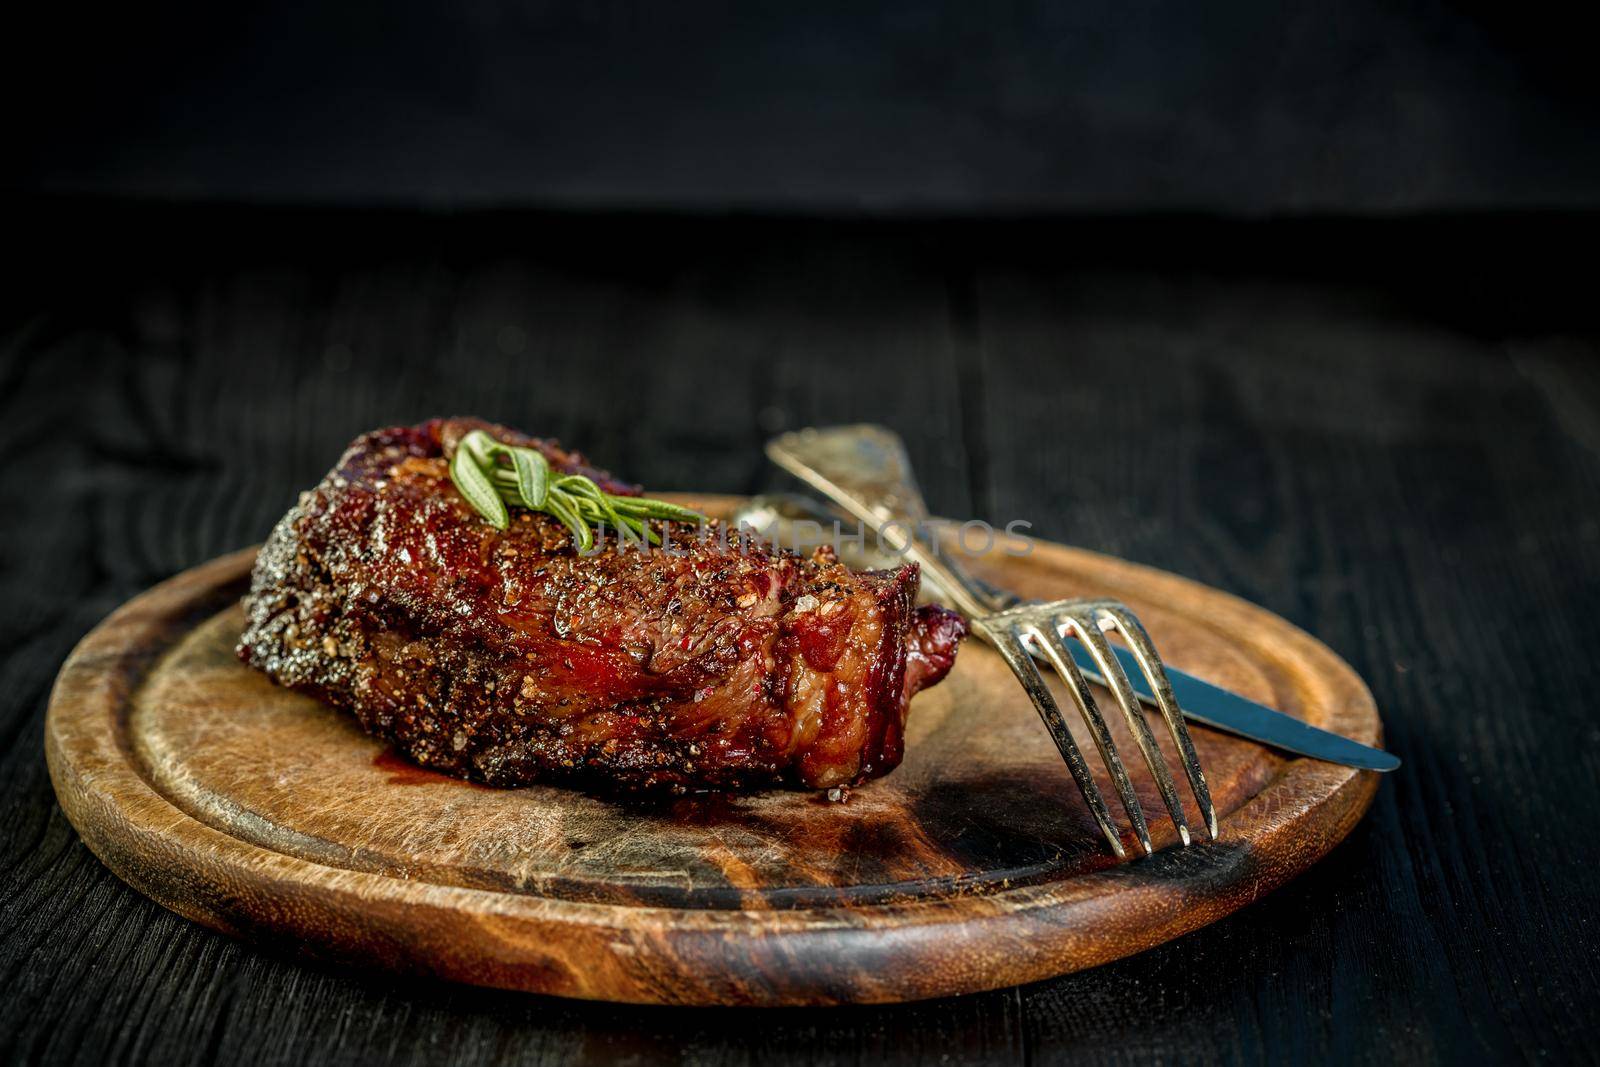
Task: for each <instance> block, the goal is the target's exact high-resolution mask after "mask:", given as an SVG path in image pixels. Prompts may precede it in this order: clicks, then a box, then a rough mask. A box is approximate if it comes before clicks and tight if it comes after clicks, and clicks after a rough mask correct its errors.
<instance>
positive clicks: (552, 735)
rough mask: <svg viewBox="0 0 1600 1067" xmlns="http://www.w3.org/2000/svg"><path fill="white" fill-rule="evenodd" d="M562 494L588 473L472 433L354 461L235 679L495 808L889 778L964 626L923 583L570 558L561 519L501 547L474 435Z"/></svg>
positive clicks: (749, 554)
mask: <svg viewBox="0 0 1600 1067" xmlns="http://www.w3.org/2000/svg"><path fill="white" fill-rule="evenodd" d="M479 428H482V429H487V430H488V431H489V432H490V433H491V434H493V435H494V436H495V437H497V438H499V439H500V440H502V441H504V442H506V443H508V444H514V445H522V446H527V447H533V448H537V449H538V450H539V451H540V452H542V453H543V454H544V455H545V457H546V458H547V459H548V460H549V461H550V463H551V466H552V468H553V469H554V470H555V471H557V472H561V473H581V474H585V475H588V476H589V477H591V478H594V479H595V480H596V481H597V482H599V483H600V485H601V487H602V488H604V489H605V490H606V491H607V492H611V493H617V494H631V493H634V492H636V490H634V489H632V488H631V487H629V486H626V485H623V484H621V483H619V482H617V481H616V480H614V479H612V478H611V477H610V476H609V475H607V474H606V473H604V472H603V471H597V470H595V469H593V468H591V467H590V466H589V465H588V464H587V463H586V462H585V461H584V459H583V457H582V456H580V455H578V454H576V453H572V452H567V451H564V450H562V449H561V448H560V447H559V446H557V445H556V444H554V443H552V442H547V441H540V440H537V439H532V438H528V437H525V436H523V435H522V434H518V433H515V432H513V431H510V430H507V429H504V428H502V427H496V426H488V425H487V424H485V423H482V422H478V421H477V420H470V419H450V420H434V421H432V422H428V423H424V424H423V425H420V426H416V427H397V428H393V429H387V430H379V431H376V432H374V433H369V434H367V435H365V436H363V437H361V438H359V439H358V440H356V441H355V442H354V443H353V444H352V445H351V446H350V448H349V450H348V451H346V452H345V454H344V456H343V457H342V458H341V459H340V460H339V464H338V466H337V467H336V468H334V470H333V471H332V472H330V473H329V474H328V476H327V477H326V478H325V479H323V481H322V484H321V485H319V486H317V488H316V489H314V490H312V491H311V492H308V493H305V494H303V495H302V496H301V499H300V502H299V503H298V504H297V505H296V506H295V507H294V508H293V509H292V510H290V512H289V513H288V514H287V515H285V516H284V518H283V519H282V521H280V522H279V523H278V526H277V528H276V529H274V530H273V532H272V535H271V537H270V538H269V540H268V541H267V543H266V545H265V546H264V547H263V548H262V550H261V554H260V557H259V559H258V560H257V563H256V568H255V573H254V575H253V578H252V582H251V588H250V592H249V595H248V596H247V597H246V599H245V606H246V609H247V612H248V615H249V625H248V627H247V628H246V630H245V632H244V635H243V637H242V638H241V639H240V642H239V655H240V657H241V658H242V659H244V660H245V661H246V662H247V663H249V664H251V665H252V666H255V667H258V668H260V669H261V670H263V671H265V672H266V673H267V674H268V675H270V676H271V677H272V678H273V679H275V680H276V681H278V682H279V683H281V684H283V685H286V686H291V687H293V688H295V689H299V690H303V691H305V692H308V693H313V694H316V695H317V696H319V697H321V698H323V699H325V700H327V701H328V702H330V703H332V704H334V705H337V706H339V707H342V708H346V709H348V710H350V711H352V712H354V713H355V715H356V717H357V718H358V719H359V720H360V722H361V725H362V726H363V727H364V728H365V729H366V730H367V731H368V732H369V733H371V734H374V735H376V736H379V737H382V738H386V739H388V740H389V741H391V742H393V743H394V745H395V746H396V747H397V748H399V749H400V750H401V751H402V752H404V753H405V754H406V755H408V756H409V757H410V758H411V759H413V760H415V761H416V762H418V763H420V764H423V765H425V766H427V767H430V768H433V769H435V770H438V771H442V772H444V773H447V774H453V775H457V776H461V777H467V778H473V779H477V780H479V781H482V782H486V783H489V784H491V785H500V786H516V785H524V784H527V783H530V782H534V781H551V780H571V781H579V782H583V783H584V784H588V785H600V786H612V787H617V788H623V789H650V788H659V787H667V788H671V789H739V788H750V787H756V786H762V785H769V784H778V783H785V784H791V785H796V786H806V787H814V788H824V787H830V786H837V785H844V784H848V783H853V782H859V781H862V780H864V779H866V778H870V777H874V776H876V775H880V774H884V773H886V772H887V771H890V770H892V769H893V768H894V767H895V766H896V765H897V764H898V763H899V762H900V757H901V751H902V738H903V727H904V724H905V716H906V704H907V701H909V700H910V698H911V696H912V695H913V694H914V693H916V692H917V691H918V690H920V689H923V688H925V687H927V686H930V685H933V684H934V683H935V682H937V681H939V679H941V678H942V677H944V675H945V673H946V672H947V671H948V670H949V669H950V665H951V663H952V662H953V661H954V659H955V653H956V646H957V644H958V643H959V642H960V640H961V638H962V637H963V636H964V635H965V633H966V625H965V623H964V622H963V621H962V620H961V619H960V617H959V616H956V615H954V614H952V613H950V612H947V611H945V610H943V609H941V608H936V607H923V608H917V607H915V599H916V593H917V582H918V577H917V568H916V566H915V565H908V566H905V567H901V568H900V569H898V570H892V571H874V572H864V573H856V572H853V571H851V570H850V569H849V568H847V567H845V566H843V565H842V564H840V563H839V562H838V561H837V559H836V558H835V557H834V556H833V554H832V552H831V550H828V549H823V550H821V551H819V552H818V553H816V554H815V555H813V556H812V557H810V558H802V557H800V556H797V555H794V554H792V553H788V552H781V551H778V550H775V549H773V548H771V547H770V546H766V545H763V544H759V543H758V544H750V543H748V539H747V540H746V541H745V542H743V543H741V541H740V539H739V538H737V537H733V536H729V535H727V534H726V533H724V532H722V531H720V530H719V529H718V528H717V527H716V526H715V525H714V524H713V525H712V526H711V527H710V528H707V529H704V530H700V531H696V530H695V529H694V528H693V527H690V526H686V525H682V524H676V525H673V526H672V527H671V529H670V531H669V532H670V533H671V534H673V535H674V537H673V540H672V551H671V552H668V551H664V550H661V549H656V550H653V551H649V552H646V551H643V550H641V549H640V548H639V547H638V546H637V545H629V546H622V545H618V544H615V543H610V544H607V545H605V546H603V547H602V548H601V549H600V550H599V551H598V552H597V553H595V554H593V555H582V554H580V553H579V552H578V551H577V549H576V547H575V546H574V544H573V543H572V541H571V537H570V534H569V532H568V531H567V529H566V528H565V527H563V526H562V525H561V524H560V523H559V522H557V521H556V520H555V519H553V518H550V517H549V516H546V515H544V514H540V513H533V512H527V511H518V512H513V515H512V522H511V527H510V529H509V530H506V531H504V532H501V531H499V530H496V529H495V528H494V527H493V526H491V525H490V524H488V523H486V522H484V521H483V520H482V519H481V518H480V517H479V516H478V514H477V513H476V512H475V511H474V510H473V509H472V507H471V506H470V505H469V504H468V503H467V502H466V501H465V500H463V499H462V498H461V497H460V496H459V494H458V493H457V492H456V490H455V488H454V486H453V485H452V483H451V481H450V478H449V474H448V470H447V459H446V457H447V456H448V455H450V454H453V452H454V449H455V445H456V442H457V441H459V440H460V439H461V437H462V435H463V434H465V433H466V432H468V431H469V430H472V429H479Z"/></svg>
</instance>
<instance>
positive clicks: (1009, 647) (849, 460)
mask: <svg viewBox="0 0 1600 1067" xmlns="http://www.w3.org/2000/svg"><path fill="white" fill-rule="evenodd" d="M767 455H768V456H769V457H770V458H771V459H772V461H773V462H774V463H776V464H778V465H779V466H780V467H782V468H783V469H785V470H787V471H789V472H790V473H791V474H793V475H795V476H796V477H798V478H800V479H801V480H802V481H804V482H806V483H807V484H808V485H810V486H812V487H813V488H814V489H816V490H817V491H818V492H820V493H822V494H823V495H824V496H826V497H828V498H829V499H830V500H832V501H833V502H835V503H836V504H838V505H840V506H841V507H843V508H844V509H845V510H847V511H848V512H850V514H851V515H854V516H855V517H856V518H857V519H859V520H861V522H862V523H863V524H864V525H865V526H867V527H868V528H869V529H872V530H873V531H875V532H876V533H877V535H878V537H879V539H880V540H881V541H883V542H884V543H885V544H886V545H888V546H889V547H890V548H891V549H893V550H894V551H896V552H898V553H900V554H903V555H904V556H906V557H908V558H910V559H913V560H915V561H916V562H918V563H919V564H921V565H922V568H923V570H924V571H925V572H927V574H928V576H929V577H931V578H932V579H933V580H934V582H935V583H936V584H937V585H938V586H939V587H940V588H941V589H942V590H943V591H944V593H945V599H947V600H948V602H949V603H950V606H951V607H953V608H955V609H956V610H957V611H960V612H961V613H962V614H963V615H965V616H967V618H968V620H969V621H970V622H971V623H972V628H973V632H974V633H976V634H977V635H978V636H979V637H980V638H982V639H983V640H984V641H986V642H988V643H989V644H991V645H993V646H994V647H995V649H996V650H997V651H999V653H1000V655H1001V656H1002V657H1004V659H1005V661H1006V665H1007V666H1009V667H1010V668H1011V672H1012V673H1013V674H1015V675H1016V676H1017V680H1018V681H1019V682H1021V683H1022V687H1023V689H1024V690H1026V691H1027V694H1028V698H1029V699H1030V700H1032V701H1033V706H1034V708H1035V709H1037V710H1038V712H1039V717H1040V718H1041V719H1043V720H1044V724H1045V727H1046V728H1047V729H1048V730H1049V731H1050V737H1051V739H1052V740H1053V741H1054V742H1055V744H1056V748H1057V749H1059V750H1060V752H1061V758H1062V759H1063V760H1065V761H1066V764H1067V769H1068V770H1069V771H1071V773H1072V778H1073V781H1075V782H1076V783H1077V785H1078V790H1079V791H1080V792H1081V793H1082V794H1083V799H1084V802H1085V803H1087V804H1088V806H1089V811H1090V814H1092V815H1093V816H1094V820H1095V823H1096V824H1097V825H1099V827H1100V831H1101V833H1103V834H1104V835H1105V838H1106V841H1107V842H1109V844H1110V846H1111V849H1112V851H1113V852H1115V853H1116V854H1117V855H1118V856H1119V857H1122V856H1126V855H1127V851H1126V849H1125V848H1124V847H1123V844H1122V835H1121V834H1120V833H1119V832H1118V830H1117V827H1116V823H1115V822H1114V821H1113V819H1112V816H1111V812H1110V809H1109V808H1107V806H1106V802H1105V798H1104V797H1102V796H1101V794H1100V787H1099V786H1097V785H1096V784H1095V781H1094V777H1093V775H1092V774H1091V773H1090V772H1089V767H1088V765H1087V764H1086V763H1085V762H1084V758H1083V753H1082V752H1081V751H1079V749H1078V744H1077V742H1076V741H1074V740H1073V737H1072V732H1071V731H1070V730H1069V729H1068V727H1067V720H1066V718H1065V716H1064V715H1062V712H1061V708H1060V706H1059V705H1058V704H1057V703H1056V699H1055V696H1054V695H1053V694H1052V693H1051V692H1050V689H1049V687H1048V686H1046V685H1045V682H1044V678H1043V676H1042V675H1041V674H1040V673H1039V668H1038V666H1037V664H1036V663H1035V662H1034V661H1035V659H1036V658H1042V659H1043V660H1044V662H1046V663H1048V664H1049V665H1050V666H1051V667H1052V668H1054V670H1055V672H1056V673H1057V674H1058V675H1060V676H1061V678H1062V680H1063V681H1065V683H1066V686H1067V690H1068V692H1069V693H1071V694H1072V699H1073V703H1074V704H1075V705H1076V706H1077V709H1078V713H1079V715H1080V716H1082V718H1083V722H1084V725H1085V726H1087V727H1088V730H1089V733H1090V735H1091V736H1092V737H1093V738H1094V744H1095V748H1096V749H1098V750H1099V752H1100V758H1101V759H1102V760H1103V761H1104V762H1105V765H1106V769H1107V770H1108V771H1109V772H1110V774H1111V781H1112V783H1113V785H1114V786H1115V787H1116V791H1117V796H1118V798H1119V799H1120V800H1121V802H1122V807H1123V809H1124V810H1125V811H1126V812H1127V814H1128V821H1129V822H1130V823H1131V824H1132V827H1133V834H1134V837H1135V838H1136V839H1137V840H1138V842H1139V846H1140V848H1141V849H1143V851H1144V854H1145V855H1149V854H1150V853H1151V852H1152V851H1154V850H1153V848H1152V846H1151V844H1150V829H1149V825H1148V823H1147V822H1146V821H1145V816H1144V811H1143V809H1142V808H1141V807H1140V804H1139V798H1138V795H1137V793H1135V791H1134V788H1133V783H1132V781H1131V780H1130V779H1129V777H1128V770H1127V767H1126V766H1124V764H1123V762H1122V757H1121V756H1120V755H1119V754H1118V752H1117V747H1116V745H1115V743H1114V742H1113V741H1112V739H1111V733H1110V731H1109V730H1108V729H1107V727H1106V721H1105V717H1104V716H1103V715H1102V714H1101V713H1100V708H1099V704H1098V703H1097V702H1096V700H1095V698H1094V694H1093V692H1092V691H1091V690H1090V688H1089V682H1088V679H1087V678H1085V677H1084V673H1083V671H1082V670H1080V669H1079V667H1078V665H1077V664H1076V663H1075V662H1074V661H1073V657H1072V653H1071V651H1070V650H1069V649H1068V648H1067V645H1066V638H1067V637H1069V636H1070V637H1072V638H1074V639H1076V640H1077V641H1079V642H1081V643H1082V644H1083V646H1084V647H1085V648H1087V649H1088V651H1089V654H1090V656H1091V657H1092V659H1093V661H1094V664H1095V666H1096V668H1097V670H1098V672H1099V674H1100V676H1101V677H1102V678H1104V679H1106V684H1107V686H1108V688H1109V689H1110V690H1111V694H1112V696H1113V697H1115V698H1116V701H1117V706H1118V707H1119V708H1120V709H1121V711H1122V715H1123V717H1124V718H1125V719H1126V720H1127V724H1128V729H1129V730H1130V731H1131V732H1132V734H1133V738H1134V741H1135V743H1137V745H1138V747H1139V752H1140V754H1141V755H1142V756H1143V757H1144V761H1145V764H1146V765H1147V766H1148V767H1149V768H1150V772H1151V774H1152V775H1154V777H1155V780H1156V785H1157V787H1158V788H1159V789H1160V791H1161V799H1162V801H1163V802H1164V803H1165V804H1166V808H1167V813H1168V814H1169V815H1170V816H1171V818H1172V822H1173V825H1174V826H1176V827H1177V831H1178V839H1179V840H1180V841H1181V842H1182V843H1183V844H1185V845H1187V844H1189V843H1190V840H1191V836H1190V833H1189V823H1188V820H1187V819H1186V818H1185V817H1184V812H1183V804H1182V802H1181V801H1180V800H1179V799H1178V790H1177V787H1176V785H1174V784H1173V779H1172V773H1171V771H1170V770H1168V768H1167V761H1166V758H1165V757H1164V756H1163V755H1162V753H1161V749H1160V748H1159V747H1158V745H1157V744H1156V739H1155V736H1154V734H1153V733H1152V732H1151V730H1150V724H1149V722H1148V721H1147V720H1146V719H1145V716H1144V713H1143V711H1142V710H1141V708H1140V705H1139V698H1138V696H1137V695H1135V693H1134V691H1133V687H1132V685H1131V684H1130V683H1129V681H1128V676H1127V674H1126V673H1125V672H1124V670H1123V667H1122V664H1121V662H1120V661H1119V658H1118V656H1117V655H1116V654H1115V652H1114V651H1113V649H1112V646H1111V643H1110V642H1109V641H1108V640H1107V639H1106V634H1107V633H1117V634H1120V635H1121V636H1122V639H1123V640H1124V641H1125V642H1126V643H1127V645H1128V649H1129V651H1131V652H1132V653H1133V659H1134V660H1135V661H1136V662H1137V663H1138V665H1139V669H1140V672H1141V673H1142V674H1143V675H1144V677H1145V680H1146V681H1147V682H1148V683H1149V686H1150V690H1151V692H1152V693H1154V694H1155V697H1156V701H1155V702H1156V704H1157V706H1158V707H1159V708H1160V711H1161V717H1162V718H1163V719H1164V720H1165V721H1166V724H1167V729H1168V731H1170V733H1171V735H1172V741H1173V744H1174V745H1175V746H1176V747H1177V750H1178V754H1179V757H1180V758H1181V760H1182V762H1183V769H1184V773H1185V775H1186V776H1187V777H1188V779H1189V788H1190V790H1191V791H1192V792H1193V793H1194V798H1195V801H1196V803H1198V804H1199V806H1200V811H1201V814H1202V816H1203V819H1204V822H1205V826H1206V831H1207V834H1208V835H1209V837H1210V838H1211V839H1212V840H1215V839H1216V837H1217V813H1216V809H1215V808H1213V807H1212V804H1211V793H1210V790H1209V789H1207V787H1206V778H1205V773H1204V772H1203V771H1202V770H1201V769H1200V760H1199V758H1198V757H1197V756H1196V755H1195V751H1194V743H1193V742H1192V741H1191V740H1190V739H1189V730H1188V727H1187V726H1185V725H1184V721H1183V714H1182V713H1181V712H1180V711H1179V709H1178V702H1177V699H1176V698H1175V697H1174V696H1173V693H1172V684H1171V682H1170V681H1168V679H1167V672H1166V668H1165V667H1163V666H1162V663H1161V657H1160V656H1159V655H1158V654H1157V653H1156V650H1155V646H1154V645H1153V644H1151V642H1150V637H1149V635H1148V634H1147V633H1145V629H1144V626H1143V625H1142V624H1141V623H1140V622H1139V620H1138V618H1137V617H1136V616H1135V615H1134V614H1133V612H1132V611H1130V610H1129V609H1128V608H1127V606H1126V605H1124V604H1122V603H1120V602H1118V601H1115V600H1105V599H1088V600H1057V601H1052V602H1050V603H1039V602H1027V601H1023V600H1022V599H1021V598H1019V597H1016V596H1013V595H1011V594H1008V593H1004V592H1001V591H998V590H995V589H994V588H993V587H991V586H989V585H987V584H986V583H983V582H981V581H979V580H978V579H976V578H974V577H973V576H972V575H970V574H968V573H967V572H966V570H965V569H963V568H962V567H961V566H959V565H958V564H957V563H955V562H954V561H953V560H952V559H950V558H949V557H948V556H947V555H946V554H945V553H943V552H942V551H940V549H939V545H938V544H937V542H936V541H934V540H933V539H932V538H931V537H930V536H929V535H928V533H927V529H928V526H927V519H928V510H927V506H926V505H925V504H924V503H923V500H922V493H921V492H920V491H919V490H918V489H917V485H916V481H915V479H914V478H913V477H912V473H911V463H910V460H909V459H908V458H907V456H906V451H905V445H904V444H903V443H902V442H901V440H900V438H899V437H898V436H896V435H895V434H894V433H893V432H892V431H890V430H887V429H885V428H883V427H881V426H870V425H862V426H838V427H830V428H827V429H807V430H799V431H796V432H794V433H788V434H784V435H783V436H782V437H778V438H775V439H773V440H772V441H769V442H768V443H767Z"/></svg>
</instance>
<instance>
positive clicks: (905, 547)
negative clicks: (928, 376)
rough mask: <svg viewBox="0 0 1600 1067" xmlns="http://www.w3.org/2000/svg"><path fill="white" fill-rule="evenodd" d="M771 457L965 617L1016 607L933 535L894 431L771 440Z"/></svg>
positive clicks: (835, 430) (848, 429) (862, 427)
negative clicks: (917, 571)
mask: <svg viewBox="0 0 1600 1067" xmlns="http://www.w3.org/2000/svg"><path fill="white" fill-rule="evenodd" d="M767 456H768V458H770V459H771V460H772V462H774V463H776V464H777V465H778V466H780V467H782V468H783V469H784V470H786V471H788V472H789V473H790V474H793V475H794V476H795V477H796V478H799V479H800V480H801V481H803V482H805V483H806V484H807V485H809V486H811V488H813V489H815V490H816V491H817V492H819V493H821V494H822V495H823V496H825V497H827V498H828V499H829V500H831V501H833V502H834V503H835V504H837V505H839V506H840V507H842V508H844V509H845V510H846V511H848V512H849V513H850V514H851V515H854V516H855V517H856V518H857V519H859V520H860V521H861V523H862V524H863V525H864V526H866V527H867V528H868V529H870V530H872V531H873V532H874V533H875V534H877V535H878V537H879V539H880V540H881V541H882V542H883V543H884V544H885V545H886V546H888V547H889V548H891V549H893V550H894V551H896V552H898V553H900V554H902V555H904V556H907V557H909V558H910V559H912V560H915V561H916V562H917V563H918V564H920V565H921V567H922V569H923V571H924V572H926V573H927V574H928V575H930V576H931V577H932V578H933V579H934V581H936V582H937V583H938V584H939V586H940V587H942V588H943V589H944V590H945V592H946V594H947V595H948V597H949V599H950V602H951V607H954V608H955V609H956V610H957V611H959V612H961V614H963V615H965V616H967V617H968V618H979V617H982V616H984V615H992V614H994V613H995V612H997V611H1003V610H1004V609H1005V608H1007V607H1010V606H1012V604H1014V603H1015V602H1016V601H1015V598H1013V597H1011V596H1010V595H1009V594H1002V593H998V592H997V591H995V590H994V589H993V588H992V587H990V586H987V585H985V584H984V583H983V582H980V581H979V580H978V579H977V578H974V577H973V576H972V575H971V574H968V573H967V571H966V569H965V568H963V567H962V566H961V565H960V564H958V563H956V562H955V561H954V560H952V559H950V558H949V556H948V555H946V554H945V553H944V552H943V551H941V550H940V547H939V544H938V543H937V542H936V541H935V540H934V539H933V538H932V537H930V536H929V534H928V528H927V519H928V506H927V504H925V503H924V502H923V500H922V491H921V490H919V489H918V488H917V483H916V479H915V478H914V477H913V476H912V473H911V460H910V458H909V457H908V456H907V455H906V446H905V442H903V441H901V440H900V436H899V435H898V434H896V433H895V432H894V431H893V430H890V429H888V428H887V427H884V426H875V425H872V424H870V423H861V424H858V425H854V426H828V427H820V428H813V429H805V430H796V431H794V432H793V433H786V434H784V435H783V436H781V437H775V438H773V439H772V440H770V441H768V442H767Z"/></svg>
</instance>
